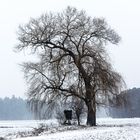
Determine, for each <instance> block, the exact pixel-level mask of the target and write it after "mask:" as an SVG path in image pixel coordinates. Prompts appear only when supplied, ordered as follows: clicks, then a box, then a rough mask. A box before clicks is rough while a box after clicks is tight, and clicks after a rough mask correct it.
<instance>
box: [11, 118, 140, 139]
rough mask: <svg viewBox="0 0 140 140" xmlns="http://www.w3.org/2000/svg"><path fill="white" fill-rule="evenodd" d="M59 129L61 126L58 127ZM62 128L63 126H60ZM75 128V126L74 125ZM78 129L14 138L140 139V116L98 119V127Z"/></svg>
mask: <svg viewBox="0 0 140 140" xmlns="http://www.w3.org/2000/svg"><path fill="white" fill-rule="evenodd" d="M58 129H59V128H58ZM60 129H61V128H60ZM74 129H75V127H74ZM77 129H78V130H66V127H65V128H64V130H63V129H62V131H52V132H53V133H48V132H44V133H42V134H41V136H36V137H25V138H14V137H13V138H12V139H14V140H140V118H132V119H111V118H108V119H107V118H106V119H97V126H96V127H77Z"/></svg>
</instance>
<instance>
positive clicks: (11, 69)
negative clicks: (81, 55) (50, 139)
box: [0, 0, 140, 97]
mask: <svg viewBox="0 0 140 140" xmlns="http://www.w3.org/2000/svg"><path fill="white" fill-rule="evenodd" d="M67 6H74V7H76V8H77V9H79V10H81V9H83V10H85V11H86V12H87V14H88V15H90V16H92V17H104V18H105V19H106V21H107V22H108V24H109V25H110V26H111V27H112V28H113V29H115V31H116V32H117V33H118V34H119V35H120V36H121V37H122V41H121V42H120V44H119V45H118V46H106V47H107V50H108V51H109V54H110V57H111V61H112V64H113V66H114V68H115V69H116V70H117V71H118V72H120V73H121V74H122V76H123V77H124V79H125V81H126V84H127V87H128V88H133V87H140V2H139V0H1V1H0V97H5V96H10V97H11V96H12V95H13V94H15V95H16V96H21V97H25V95H24V93H25V91H26V85H25V81H24V79H23V73H22V72H21V70H20V67H19V65H18V64H19V63H21V62H23V61H24V60H25V57H26V54H23V53H21V54H18V53H14V52H13V48H14V46H15V45H16V44H17V42H18V41H17V35H16V31H17V30H18V26H19V25H20V24H24V23H27V22H28V21H29V19H30V18H31V17H35V18H36V17H38V16H40V15H41V14H42V13H45V12H49V11H52V12H59V11H62V10H63V9H65V8H66V7H67Z"/></svg>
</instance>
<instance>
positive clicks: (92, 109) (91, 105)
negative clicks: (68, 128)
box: [86, 100, 96, 126]
mask: <svg viewBox="0 0 140 140" xmlns="http://www.w3.org/2000/svg"><path fill="white" fill-rule="evenodd" d="M86 105H87V109H88V111H87V125H90V126H96V104H95V102H94V100H90V101H88V102H87V104H86Z"/></svg>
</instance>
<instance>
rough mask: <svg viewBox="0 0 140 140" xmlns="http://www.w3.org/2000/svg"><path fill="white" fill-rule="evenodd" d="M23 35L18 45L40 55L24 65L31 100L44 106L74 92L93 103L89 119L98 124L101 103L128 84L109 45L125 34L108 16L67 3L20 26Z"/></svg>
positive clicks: (88, 112) (88, 113) (75, 95)
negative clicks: (113, 26)
mask: <svg viewBox="0 0 140 140" xmlns="http://www.w3.org/2000/svg"><path fill="white" fill-rule="evenodd" d="M18 40H19V44H18V45H17V50H23V49H30V50H31V52H32V53H33V54H34V53H36V54H37V55H38V58H39V59H38V61H37V62H26V63H24V64H23V70H24V73H25V77H26V80H27V81H28V83H29V89H28V93H27V95H28V99H29V101H30V102H32V103H33V104H34V105H35V106H36V108H40V107H43V106H44V105H46V104H48V105H51V106H52V105H55V103H56V101H60V100H61V101H63V100H64V99H68V98H70V97H72V96H74V97H75V98H79V99H81V100H83V101H84V102H85V104H86V106H87V108H88V111H87V124H89V125H96V105H97V104H102V103H105V102H108V100H110V99H114V98H113V96H116V95H117V94H119V93H120V90H121V88H122V87H123V85H124V81H123V79H122V77H121V75H120V74H119V73H117V72H116V71H115V70H114V69H113V68H112V66H111V63H110V59H109V57H108V54H107V51H106V49H105V46H106V45H107V44H108V43H112V44H118V43H119V42H120V36H119V35H118V34H117V33H116V32H115V31H114V30H113V29H111V28H110V26H108V24H107V22H106V21H105V19H103V18H91V17H90V16H87V15H86V13H85V11H78V10H77V9H76V8H73V7H67V8H66V9H65V10H64V11H63V12H61V13H46V14H43V15H41V16H40V17H39V18H36V19H35V18H32V19H31V20H30V21H29V23H28V24H26V25H24V26H20V27H19V31H18Z"/></svg>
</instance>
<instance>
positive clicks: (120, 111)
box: [109, 88, 140, 118]
mask: <svg viewBox="0 0 140 140" xmlns="http://www.w3.org/2000/svg"><path fill="white" fill-rule="evenodd" d="M122 97H123V98H124V99H125V100H126V102H125V103H124V105H122V106H116V107H110V108H109V116H111V117H114V118H131V117H140V88H133V89H129V90H127V91H126V92H122V94H121V95H120V96H119V97H118V98H122Z"/></svg>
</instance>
